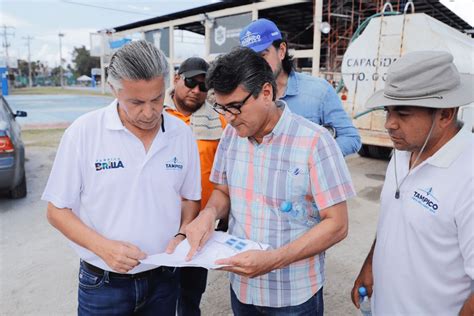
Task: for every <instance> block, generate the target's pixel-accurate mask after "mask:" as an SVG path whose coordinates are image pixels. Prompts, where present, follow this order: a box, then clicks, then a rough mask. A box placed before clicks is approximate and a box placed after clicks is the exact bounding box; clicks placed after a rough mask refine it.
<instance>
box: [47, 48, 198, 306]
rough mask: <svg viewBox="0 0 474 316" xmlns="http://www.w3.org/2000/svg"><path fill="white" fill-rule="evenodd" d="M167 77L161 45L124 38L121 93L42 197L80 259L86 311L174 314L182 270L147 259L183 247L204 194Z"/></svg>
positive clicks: (65, 157)
mask: <svg viewBox="0 0 474 316" xmlns="http://www.w3.org/2000/svg"><path fill="white" fill-rule="evenodd" d="M167 74H168V63H167V61H166V58H165V56H164V55H163V53H162V52H161V51H160V50H158V49H157V48H156V47H154V46H153V45H152V44H150V43H147V42H146V41H135V42H131V43H129V44H127V45H125V46H124V47H122V48H121V49H119V50H118V51H117V52H116V53H115V54H114V55H113V56H112V58H111V60H110V64H109V68H108V82H109V84H110V87H111V89H112V91H113V93H114V95H115V97H116V100H114V101H113V102H112V103H111V104H110V105H109V106H107V107H105V108H103V109H99V110H97V111H93V112H90V113H87V114H85V115H83V116H82V117H80V118H79V119H77V120H76V121H75V122H74V123H73V124H72V125H71V126H70V127H69V128H68V129H67V130H66V131H65V133H64V136H63V138H62V140H61V143H60V145H59V149H58V152H57V154H56V159H55V161H54V164H53V168H52V171H51V175H50V178H49V180H48V184H47V186H46V189H45V191H44V194H43V197H42V199H43V200H46V201H48V202H49V203H48V210H47V214H48V220H49V222H50V223H51V224H52V225H53V226H54V227H56V228H57V229H58V230H59V231H60V232H61V233H63V234H64V235H65V236H66V237H67V238H68V239H69V240H70V241H72V243H73V246H74V248H75V249H76V251H77V253H78V255H79V257H80V258H81V262H80V270H79V289H78V300H79V306H78V314H79V315H135V314H139V315H156V314H157V313H159V314H160V315H175V310H176V299H177V293H178V281H177V278H176V276H175V271H174V269H173V268H168V267H158V268H157V267H155V266H147V265H143V264H140V262H139V260H140V259H143V258H145V257H146V256H147V255H151V254H156V253H161V252H164V251H166V250H170V249H171V250H172V249H174V247H175V245H176V244H177V243H178V242H179V241H180V240H181V239H180V236H181V235H183V231H184V226H185V225H186V224H187V223H188V222H190V221H191V220H192V219H193V218H194V217H195V216H196V215H197V212H198V211H199V205H200V202H199V200H200V199H201V184H200V169H199V156H198V151H197V146H196V142H195V140H194V137H193V136H192V133H191V130H190V129H189V127H187V126H186V124H184V123H183V122H181V121H180V120H179V119H177V118H175V117H173V116H171V115H169V114H167V113H166V112H164V111H163V100H164V97H165V88H166V87H165V82H166V76H167ZM164 180H165V181H164Z"/></svg>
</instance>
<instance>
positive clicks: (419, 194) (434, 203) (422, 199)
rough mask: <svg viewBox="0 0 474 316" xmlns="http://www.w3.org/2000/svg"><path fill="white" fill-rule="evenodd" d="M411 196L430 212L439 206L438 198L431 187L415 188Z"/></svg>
mask: <svg viewBox="0 0 474 316" xmlns="http://www.w3.org/2000/svg"><path fill="white" fill-rule="evenodd" d="M411 198H412V200H413V201H415V202H417V203H418V204H420V205H421V206H423V207H424V208H426V209H427V210H428V211H430V212H431V213H436V211H437V210H438V208H439V205H438V203H439V202H438V199H437V198H435V197H434V195H433V188H429V189H421V188H420V189H416V190H415V191H413V196H412V197H411Z"/></svg>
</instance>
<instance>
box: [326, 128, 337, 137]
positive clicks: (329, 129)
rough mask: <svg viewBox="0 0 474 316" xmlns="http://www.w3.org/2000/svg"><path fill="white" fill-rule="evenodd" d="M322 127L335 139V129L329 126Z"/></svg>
mask: <svg viewBox="0 0 474 316" xmlns="http://www.w3.org/2000/svg"><path fill="white" fill-rule="evenodd" d="M323 127H324V128H325V129H327V130H328V131H329V134H331V136H332V137H333V138H336V129H335V128H334V127H332V126H331V125H323Z"/></svg>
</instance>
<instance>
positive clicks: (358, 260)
mask: <svg viewBox="0 0 474 316" xmlns="http://www.w3.org/2000/svg"><path fill="white" fill-rule="evenodd" d="M60 135H61V131H53V132H51V131H37V132H31V131H30V132H27V133H25V135H24V136H25V137H24V139H25V141H26V142H27V144H28V145H27V159H28V161H27V164H26V169H27V177H28V180H27V181H28V197H27V198H26V199H22V200H16V201H13V200H8V199H6V198H5V197H1V196H0V254H1V256H0V306H1V308H0V315H9V316H10V315H39V316H42V315H48V316H49V315H73V314H75V310H76V295H77V288H76V286H77V281H76V277H77V269H78V258H77V257H76V255H75V253H74V252H73V251H72V250H71V249H70V248H69V246H68V244H67V242H66V240H65V238H63V237H62V236H61V235H60V234H59V233H58V232H57V231H55V230H54V229H53V228H52V227H51V226H49V224H48V223H47V221H46V218H45V207H46V203H44V202H43V201H40V196H41V193H42V190H43V188H44V185H45V182H46V180H47V176H48V174H49V171H50V168H51V164H52V162H53V159H54V155H55V151H56V144H57V142H58V139H59V137H60ZM347 161H348V164H349V168H350V170H351V172H352V176H353V180H354V182H355V186H356V189H357V192H358V196H357V197H356V198H354V199H352V200H351V201H350V202H349V210H350V231H349V236H348V237H347V239H345V240H344V241H343V242H341V243H340V244H338V245H336V246H335V247H333V248H332V249H330V251H328V252H327V257H326V258H327V260H326V262H327V266H326V267H327V268H326V278H327V284H326V286H325V288H324V299H325V309H326V315H358V314H359V312H358V311H357V310H355V308H354V307H353V306H352V303H351V302H350V298H349V292H350V289H351V288H352V283H353V280H354V278H355V277H356V274H357V273H358V271H359V269H360V266H361V264H362V261H363V260H364V258H365V255H366V254H367V251H368V249H369V248H370V245H371V243H372V240H373V237H374V233H375V225H376V219H377V213H378V211H377V205H378V197H379V194H380V190H381V187H382V183H383V179H384V173H385V168H386V165H387V162H385V161H378V160H372V159H367V158H360V157H358V156H354V157H350V158H349V159H348V160H347ZM202 310H203V315H229V314H231V311H230V306H229V285H228V281H227V277H226V274H225V273H222V272H216V271H211V273H210V277H209V280H208V289H207V291H206V294H205V296H204V298H203V302H202Z"/></svg>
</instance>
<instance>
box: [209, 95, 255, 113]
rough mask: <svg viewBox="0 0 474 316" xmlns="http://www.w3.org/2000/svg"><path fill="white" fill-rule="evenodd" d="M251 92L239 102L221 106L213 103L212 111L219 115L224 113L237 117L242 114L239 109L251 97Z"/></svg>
mask: <svg viewBox="0 0 474 316" xmlns="http://www.w3.org/2000/svg"><path fill="white" fill-rule="evenodd" d="M252 94H253V91H252V92H250V93H249V95H248V96H246V97H245V99H243V100H242V101H241V102H232V103H229V104H227V105H222V104H219V103H217V102H215V103H214V106H213V107H212V108H213V109H214V111H216V112H217V113H219V114H221V115H225V113H226V112H228V113H230V114H232V115H239V114H240V113H242V111H241V110H240V108H241V107H243V106H244V104H245V102H247V100H248V99H249V98H250V97H251V96H252Z"/></svg>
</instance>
